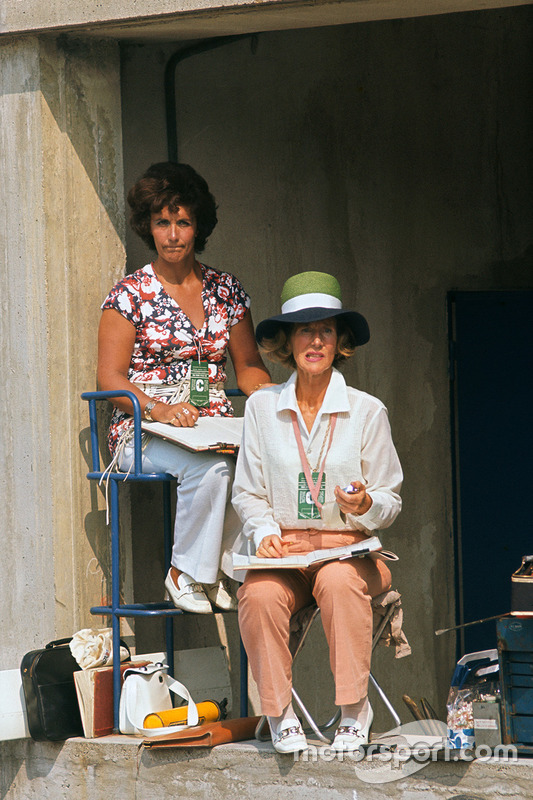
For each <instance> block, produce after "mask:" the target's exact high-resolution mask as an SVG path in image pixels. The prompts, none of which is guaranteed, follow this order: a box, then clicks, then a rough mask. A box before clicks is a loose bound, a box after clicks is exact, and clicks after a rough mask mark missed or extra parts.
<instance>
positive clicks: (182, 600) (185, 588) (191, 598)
mask: <svg viewBox="0 0 533 800" xmlns="http://www.w3.org/2000/svg"><path fill="white" fill-rule="evenodd" d="M165 588H166V590H167V592H168V593H169V595H170V599H171V600H172V602H173V603H174V605H175V606H176V608H181V609H183V611H192V613H193V614H211V613H212V611H213V609H212V608H211V603H210V602H209V600H208V599H207V596H206V594H205V592H204V589H203V586H202V584H201V583H196V582H195V581H194V580H193V579H192V578H191V576H190V575H187V574H186V573H185V572H182V573H181V575H180V576H179V578H178V583H177V585H176V583H175V582H174V578H173V577H172V571H171V570H169V571H168V574H167V577H166V578H165Z"/></svg>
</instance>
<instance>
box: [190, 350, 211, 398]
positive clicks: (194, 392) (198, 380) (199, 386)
mask: <svg viewBox="0 0 533 800" xmlns="http://www.w3.org/2000/svg"><path fill="white" fill-rule="evenodd" d="M191 403H192V404H193V406H199V407H200V408H203V407H205V406H208V405H209V365H208V363H207V361H193V362H192V364H191Z"/></svg>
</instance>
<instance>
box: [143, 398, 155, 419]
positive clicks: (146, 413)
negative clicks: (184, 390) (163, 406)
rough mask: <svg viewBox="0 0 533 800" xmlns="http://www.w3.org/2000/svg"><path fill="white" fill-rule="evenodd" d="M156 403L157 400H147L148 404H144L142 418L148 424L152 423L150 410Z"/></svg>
mask: <svg viewBox="0 0 533 800" xmlns="http://www.w3.org/2000/svg"><path fill="white" fill-rule="evenodd" d="M158 402H159V401H158V400H149V402H148V403H146V405H145V407H144V412H143V417H144V419H147V420H148V422H154V420H153V419H152V409H153V407H154V406H156V405H157V403H158Z"/></svg>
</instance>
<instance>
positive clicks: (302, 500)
mask: <svg viewBox="0 0 533 800" xmlns="http://www.w3.org/2000/svg"><path fill="white" fill-rule="evenodd" d="M318 476H319V473H318V472H313V473H312V474H311V477H312V479H313V483H314V484H316V482H317V480H318ZM325 497H326V473H323V475H322V480H321V481H320V490H319V492H318V502H319V503H323V502H324V499H325ZM298 519H320V511H319V510H318V508H317V506H316V505H315V503H314V501H313V498H312V497H311V492H310V491H309V486H308V485H307V481H306V479H305V474H304V473H303V472H300V473H299V475H298Z"/></svg>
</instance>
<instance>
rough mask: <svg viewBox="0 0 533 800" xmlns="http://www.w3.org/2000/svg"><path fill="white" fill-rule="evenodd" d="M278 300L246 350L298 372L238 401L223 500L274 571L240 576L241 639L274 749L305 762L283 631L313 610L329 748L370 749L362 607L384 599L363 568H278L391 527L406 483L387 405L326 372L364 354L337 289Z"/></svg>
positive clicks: (383, 581)
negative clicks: (327, 684)
mask: <svg viewBox="0 0 533 800" xmlns="http://www.w3.org/2000/svg"><path fill="white" fill-rule="evenodd" d="M281 299H282V314H281V315H279V316H276V317H271V318H269V319H267V320H264V321H263V322H262V323H260V324H259V325H258V327H257V331H256V338H257V340H258V342H259V344H260V345H261V346H262V348H263V350H264V351H265V353H266V355H267V356H268V357H270V358H271V359H273V360H277V361H281V362H282V363H284V364H286V365H287V366H290V367H292V368H293V369H294V370H295V371H294V373H293V375H292V376H291V377H290V379H289V380H288V381H287V382H286V383H285V384H282V385H280V386H272V387H269V388H266V389H262V390H260V391H258V392H255V393H254V394H253V395H252V397H250V399H249V400H248V402H247V405H246V412H245V425H244V437H243V442H242V446H241V450H240V453H239V458H238V462H237V469H236V476H235V482H234V488H233V505H234V507H235V510H236V511H237V514H238V515H239V517H240V519H241V522H242V523H243V531H242V534H241V542H240V544H241V546H243V545H246V544H247V545H248V549H249V548H250V546H251V548H252V552H255V553H256V555H257V556H260V557H263V558H272V559H273V569H261V570H254V571H249V572H248V573H247V575H246V579H245V581H244V584H243V585H242V587H241V588H240V589H239V592H238V597H239V625H240V629H241V635H242V639H243V642H244V645H245V647H246V650H247V653H248V658H249V660H250V665H251V668H252V673H253V675H254V679H255V680H256V682H257V685H258V689H259V694H260V697H261V703H262V711H263V713H264V714H266V715H267V716H268V721H269V724H270V729H271V733H272V740H273V743H274V747H275V748H276V750H278V751H279V752H283V753H287V752H295V751H297V750H302V749H305V747H306V740H305V736H304V734H303V731H302V729H301V727H300V724H299V722H298V719H297V717H296V714H295V712H294V710H293V708H292V704H291V686H292V684H291V656H290V652H289V648H288V642H289V623H290V618H291V616H292V615H293V614H294V613H296V612H297V611H298V610H299V609H300V608H303V607H304V606H306V605H308V604H309V603H310V602H313V599H314V600H315V601H316V602H317V604H318V606H319V607H320V609H321V616H322V622H323V625H324V630H325V633H326V637H327V640H328V644H329V648H330V664H331V669H332V672H333V675H334V678H335V687H336V699H335V702H336V703H337V704H338V705H340V706H341V722H340V726H339V728H338V729H337V732H336V734H335V739H334V742H333V747H334V748H335V749H337V750H354V749H356V748H358V747H359V745H361V744H364V743H366V742H367V741H368V733H369V728H370V725H371V722H372V717H373V714H372V709H371V706H370V704H369V702H368V699H367V688H368V675H369V671H370V654H371V643H372V609H371V599H372V597H373V596H375V595H377V594H380V593H381V592H383V591H386V590H387V589H388V588H389V586H390V572H389V570H388V568H387V567H386V566H385V564H384V563H383V561H381V560H379V559H376V558H373V557H365V558H354V559H347V560H342V561H337V560H336V561H329V562H322V563H320V564H316V565H314V566H312V567H309V568H306V569H283V570H278V569H275V568H274V567H275V562H274V559H276V558H279V557H280V556H284V555H291V554H296V553H308V552H311V551H313V550H317V549H323V548H330V547H340V546H343V545H346V544H351V543H353V542H359V541H362V540H364V539H365V538H366V536H368V534H369V532H370V531H374V530H376V529H379V528H386V527H388V526H389V525H390V524H391V523H392V522H393V521H394V519H395V518H396V516H397V515H398V513H399V512H400V509H401V500H400V497H399V494H398V492H399V490H400V487H401V482H402V471H401V467H400V463H399V460H398V456H397V454H396V450H395V448H394V445H393V442H392V437H391V432H390V427H389V422H388V417H387V411H386V409H385V407H384V405H383V404H382V403H381V402H380V401H379V400H377V399H376V398H375V397H372V396H370V395H368V394H366V393H365V392H361V391H359V390H357V389H354V388H352V387H348V386H346V383H345V381H344V378H343V377H342V375H341V373H340V372H338V370H337V369H336V366H337V365H338V364H339V363H341V362H342V361H343V360H345V359H346V358H348V357H350V356H351V355H353V353H354V351H355V348H356V347H357V346H359V345H362V344H365V343H366V342H367V341H368V339H369V331H368V325H367V322H366V320H365V318H364V317H363V316H361V315H360V314H358V313H357V312H355V311H347V310H343V308H342V303H341V294H340V286H339V284H338V282H337V280H336V279H335V278H334V277H332V276H331V275H327V274H325V273H321V272H305V273H300V274H299V275H295V276H293V277H292V278H290V279H289V280H288V281H287V282H286V283H285V286H284V288H283V292H282V297H281ZM348 486H350V487H351V490H350V491H349V492H347V491H345V489H346V488H347V487H348ZM341 487H345V488H344V489H342V488H341ZM238 546H239V545H237V547H238Z"/></svg>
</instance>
